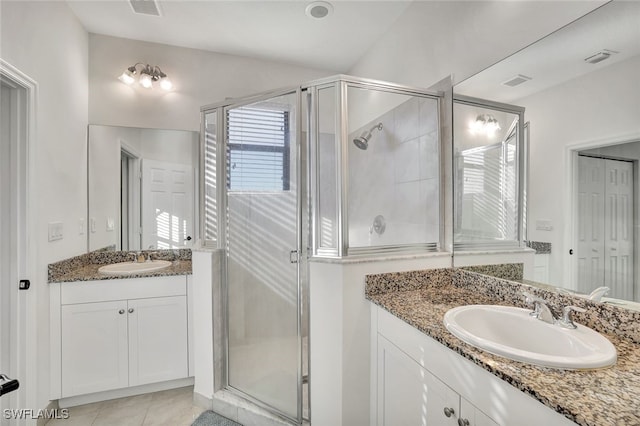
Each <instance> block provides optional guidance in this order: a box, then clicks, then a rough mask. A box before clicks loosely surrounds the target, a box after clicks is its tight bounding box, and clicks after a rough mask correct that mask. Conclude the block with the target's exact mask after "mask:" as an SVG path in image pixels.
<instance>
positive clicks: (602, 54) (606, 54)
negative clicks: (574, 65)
mask: <svg viewBox="0 0 640 426" xmlns="http://www.w3.org/2000/svg"><path fill="white" fill-rule="evenodd" d="M616 53H618V52H616V51H615V50H609V49H604V50H601V51H599V52H598V53H596V54H595V55H591V56H589V57H588V58H584V61H585V62H587V63H589V64H597V63H598V62H602V61H604V60H605V59H609V58H610V57H611V55H613V54H616Z"/></svg>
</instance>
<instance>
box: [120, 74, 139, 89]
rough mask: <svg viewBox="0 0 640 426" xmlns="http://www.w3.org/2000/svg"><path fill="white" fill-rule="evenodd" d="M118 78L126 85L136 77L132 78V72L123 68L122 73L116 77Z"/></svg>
mask: <svg viewBox="0 0 640 426" xmlns="http://www.w3.org/2000/svg"><path fill="white" fill-rule="evenodd" d="M118 80H120V81H121V82H123V83H124V84H126V85H127V86H131V85H132V84H133V83H134V82H135V81H136V79H135V78H133V73H132V72H131V71H129V70H125V71H124V72H123V73H122V75H121V76H120V77H118Z"/></svg>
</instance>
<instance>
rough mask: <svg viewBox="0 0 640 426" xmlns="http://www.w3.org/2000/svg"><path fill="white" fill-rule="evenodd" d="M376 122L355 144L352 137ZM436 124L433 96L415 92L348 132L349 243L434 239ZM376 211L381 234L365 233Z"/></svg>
mask: <svg viewBox="0 0 640 426" xmlns="http://www.w3.org/2000/svg"><path fill="white" fill-rule="evenodd" d="M379 122H381V123H382V125H383V129H382V131H378V130H377V129H376V130H374V131H373V136H372V137H371V139H370V141H369V147H368V149H367V150H366V151H363V150H360V149H358V148H357V147H356V146H355V145H354V144H353V142H352V141H353V139H354V138H355V137H357V136H359V135H360V134H361V133H362V132H363V131H364V130H368V129H370V128H371V127H372V126H373V125H375V124H377V123H379ZM438 128H439V126H438V110H437V101H436V100H433V99H429V98H416V97H414V98H410V99H409V100H407V101H405V102H403V103H401V104H400V105H398V106H397V107H395V108H393V109H391V110H389V111H388V112H386V113H385V114H383V115H382V116H379V117H377V118H376V119H374V120H371V121H370V122H368V123H367V124H366V125H364V126H362V127H360V128H358V129H357V130H356V131H354V132H352V133H351V134H349V239H350V246H351V247H362V246H369V245H386V244H409V243H425V242H437V241H438V236H439V184H438V176H439V161H438V157H439V156H438ZM377 215H382V216H384V217H385V219H386V231H385V233H384V234H382V235H377V234H376V233H375V232H373V233H370V227H371V225H372V224H373V220H374V218H375V217H376V216H377Z"/></svg>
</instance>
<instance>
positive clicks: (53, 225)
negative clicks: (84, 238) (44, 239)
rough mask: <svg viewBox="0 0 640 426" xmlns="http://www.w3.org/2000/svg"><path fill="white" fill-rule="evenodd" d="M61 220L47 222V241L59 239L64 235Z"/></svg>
mask: <svg viewBox="0 0 640 426" xmlns="http://www.w3.org/2000/svg"><path fill="white" fill-rule="evenodd" d="M63 234H64V227H63V226H62V222H49V241H58V240H61V239H62V237H63V236H64V235H63Z"/></svg>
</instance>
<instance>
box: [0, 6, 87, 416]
mask: <svg viewBox="0 0 640 426" xmlns="http://www.w3.org/2000/svg"><path fill="white" fill-rule="evenodd" d="M0 10H1V15H2V16H1V21H0V28H1V37H0V39H1V44H0V55H1V56H2V59H4V60H5V61H7V62H9V63H10V64H11V65H13V66H15V67H16V68H18V69H19V70H20V71H22V72H24V73H25V74H27V75H29V76H30V77H31V78H33V79H34V80H35V81H37V82H38V93H37V111H36V114H37V119H36V120H37V135H36V138H37V141H36V145H37V147H35V149H36V164H34V165H33V166H34V167H35V168H36V169H37V179H36V182H32V185H33V188H35V190H36V192H37V199H38V205H37V206H35V208H36V209H37V222H38V223H37V226H36V229H32V230H30V232H32V238H33V243H34V244H35V245H36V246H37V259H29V260H30V261H31V262H36V264H37V271H38V275H37V276H35V277H29V278H30V279H31V282H32V285H31V290H29V291H31V292H33V293H35V295H33V294H32V296H34V297H35V298H36V299H37V303H36V306H35V309H34V310H33V312H30V315H33V316H35V317H36V320H37V328H38V335H37V346H36V348H35V349H34V351H33V352H31V353H29V354H26V355H27V356H37V357H38V360H37V366H38V368H37V371H36V376H37V383H38V385H37V406H35V407H24V408H33V409H38V408H43V407H45V406H46V405H47V404H48V402H49V392H48V389H49V374H48V371H49V326H48V324H49V292H48V287H47V282H46V280H47V264H48V263H51V262H54V261H57V260H60V259H64V258H67V257H71V256H74V255H77V254H80V253H82V252H84V251H85V250H86V247H87V240H86V238H87V236H86V232H85V233H84V235H80V230H79V220H80V218H85V217H86V214H87V212H86V208H87V196H86V194H87V187H86V182H87V171H86V163H87V162H86V158H87V157H86V155H87V151H86V141H87V121H88V118H87V108H88V103H87V99H88V60H89V59H88V56H89V55H88V45H89V41H88V36H87V33H86V32H85V31H84V29H83V28H82V26H81V25H80V23H79V22H78V20H77V19H76V17H75V15H74V14H73V13H72V12H71V10H70V9H69V7H68V6H67V5H66V3H64V2H26V1H19V2H12V1H2V2H1V3H0ZM49 222H62V223H63V224H64V238H63V239H62V240H59V241H55V242H48V238H47V224H48V223H49ZM85 223H86V222H85Z"/></svg>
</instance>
